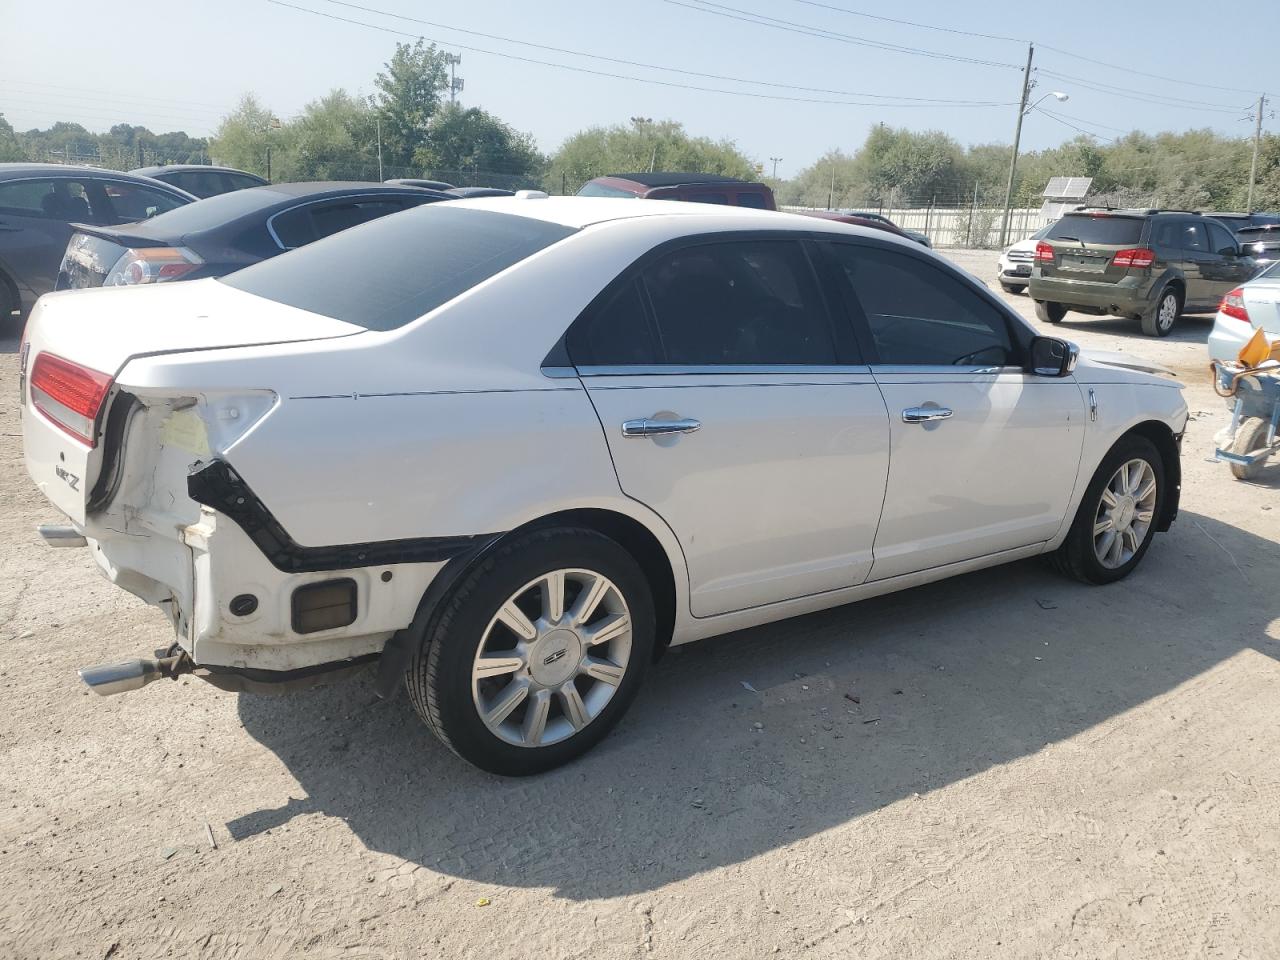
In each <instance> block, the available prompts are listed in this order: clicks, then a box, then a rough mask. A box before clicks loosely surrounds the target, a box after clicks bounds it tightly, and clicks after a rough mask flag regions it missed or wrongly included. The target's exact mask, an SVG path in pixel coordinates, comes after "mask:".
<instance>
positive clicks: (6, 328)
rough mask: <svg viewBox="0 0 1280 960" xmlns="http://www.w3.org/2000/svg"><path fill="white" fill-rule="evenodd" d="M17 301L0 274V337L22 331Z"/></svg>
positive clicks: (14, 335) (14, 334) (13, 335)
mask: <svg viewBox="0 0 1280 960" xmlns="http://www.w3.org/2000/svg"><path fill="white" fill-rule="evenodd" d="M17 310H18V302H17V300H16V299H15V298H14V296H13V291H12V290H11V289H10V287H9V283H8V281H7V280H6V278H5V277H4V276H3V275H0V337H16V336H18V334H19V333H21V332H22V318H21V317H19V316H18V314H17V312H16V311H17Z"/></svg>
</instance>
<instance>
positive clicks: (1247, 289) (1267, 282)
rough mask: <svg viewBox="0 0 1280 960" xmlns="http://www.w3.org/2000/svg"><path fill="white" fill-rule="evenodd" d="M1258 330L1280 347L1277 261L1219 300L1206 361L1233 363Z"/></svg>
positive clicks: (1279, 291) (1279, 299) (1279, 265)
mask: <svg viewBox="0 0 1280 960" xmlns="http://www.w3.org/2000/svg"><path fill="white" fill-rule="evenodd" d="M1259 330H1261V331H1262V333H1263V335H1264V336H1265V337H1266V338H1267V340H1268V341H1270V342H1271V343H1273V344H1274V343H1280V261H1277V262H1276V263H1273V264H1271V265H1270V266H1269V267H1267V268H1266V269H1265V270H1263V271H1262V272H1261V273H1260V274H1258V275H1257V276H1256V277H1254V278H1253V279H1252V280H1250V281H1249V282H1248V283H1246V284H1244V285H1243V286H1239V287H1236V288H1235V289H1234V290H1232V291H1231V292H1230V293H1228V294H1227V295H1226V296H1225V297H1223V298H1222V302H1221V303H1220V304H1218V313H1217V316H1215V317H1214V318H1213V330H1212V331H1210V333H1209V359H1210V360H1234V359H1236V356H1237V354H1239V353H1240V349H1241V348H1242V347H1243V346H1244V345H1245V344H1246V343H1248V342H1249V341H1250V339H1252V338H1253V336H1254V335H1255V334H1256V333H1257V332H1258V331H1259Z"/></svg>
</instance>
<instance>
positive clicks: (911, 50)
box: [663, 0, 1021, 70]
mask: <svg viewBox="0 0 1280 960" xmlns="http://www.w3.org/2000/svg"><path fill="white" fill-rule="evenodd" d="M663 2H664V3H669V4H672V5H673V6H677V7H685V8H687V9H689V10H697V11H698V12H700V13H709V14H712V15H713V16H717V17H727V18H728V19H730V20H740V21H742V22H743V23H754V24H755V25H757V26H761V27H772V28H773V29H775V30H785V31H787V32H788V33H798V34H800V35H802V36H807V37H818V38H820V39H823V40H837V41H839V42H840V43H851V44H854V45H856V46H860V47H871V48H872V49H876V50H887V51H889V52H891V53H907V54H911V55H912V56H917V57H929V58H931V59H934V60H953V61H955V62H957V63H972V64H977V65H978V66H984V67H1007V68H1009V69H1012V70H1017V69H1021V68H1020V67H1018V65H1017V64H1013V63H1002V62H1000V61H996V60H979V59H977V58H975V57H961V56H957V55H956V54H953V53H943V52H941V51H939V50H926V49H924V48H922V47H908V46H903V45H902V44H897V43H885V42H883V41H880V40H870V39H868V38H866V37H859V36H855V35H853V34H849V33H838V32H837V31H835V30H827V29H826V28H824V27H815V26H812V25H810V24H804V23H797V22H795V21H794V20H783V19H780V18H778V17H769V16H765V15H764V14H762V13H753V12H752V11H750V10H742V9H740V8H738V7H730V6H728V5H726V4H723V3H713V2H712V0H694V2H693V3H686V2H684V0H663Z"/></svg>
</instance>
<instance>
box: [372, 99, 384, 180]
mask: <svg viewBox="0 0 1280 960" xmlns="http://www.w3.org/2000/svg"><path fill="white" fill-rule="evenodd" d="M373 123H374V126H375V127H376V128H377V130H378V182H379V183H381V182H382V118H381V117H380V116H378V115H376V114H375V115H374V117H373Z"/></svg>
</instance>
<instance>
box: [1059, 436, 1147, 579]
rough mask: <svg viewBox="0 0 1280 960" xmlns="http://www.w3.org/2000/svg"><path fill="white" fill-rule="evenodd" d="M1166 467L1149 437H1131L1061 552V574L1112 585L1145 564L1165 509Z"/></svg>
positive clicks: (1088, 494) (1108, 463) (1102, 472)
mask: <svg viewBox="0 0 1280 960" xmlns="http://www.w3.org/2000/svg"><path fill="white" fill-rule="evenodd" d="M1164 494H1165V488H1164V461H1163V460H1162V459H1161V458H1160V453H1159V451H1158V450H1156V447H1155V444H1153V443H1152V442H1151V441H1150V440H1148V439H1147V438H1146V437H1141V436H1137V435H1130V436H1127V437H1123V438H1121V440H1120V441H1119V442H1118V443H1117V444H1116V445H1115V446H1114V447H1113V448H1112V449H1111V452H1110V453H1108V454H1107V456H1106V457H1105V458H1104V459H1103V461H1102V463H1101V464H1100V465H1099V467H1098V470H1097V472H1096V473H1095V474H1094V475H1093V480H1092V481H1090V483H1089V488H1088V489H1087V490H1086V491H1085V494H1084V499H1083V500H1082V501H1081V502H1080V508H1079V510H1077V511H1076V518H1075V520H1074V521H1073V522H1072V524H1071V530H1070V531H1069V532H1068V533H1067V538H1066V540H1064V541H1063V543H1062V546H1061V547H1059V548H1058V550H1057V551H1056V552H1055V553H1054V554H1053V561H1054V563H1055V565H1056V566H1057V567H1058V569H1059V570H1060V571H1062V572H1063V573H1065V574H1067V575H1068V576H1071V577H1075V578H1076V579H1077V580H1083V581H1084V582H1085V583H1112V582H1114V581H1116V580H1121V579H1123V578H1124V577H1127V576H1128V575H1129V574H1130V573H1132V572H1133V570H1134V568H1135V567H1137V565H1138V564H1139V563H1140V562H1141V561H1142V558H1143V556H1144V555H1145V554H1146V552H1147V547H1149V546H1150V545H1151V537H1152V535H1153V534H1154V533H1155V528H1156V519H1157V518H1158V517H1159V516H1160V511H1161V509H1162V508H1163V506H1164Z"/></svg>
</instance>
